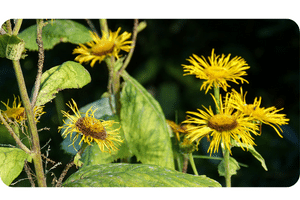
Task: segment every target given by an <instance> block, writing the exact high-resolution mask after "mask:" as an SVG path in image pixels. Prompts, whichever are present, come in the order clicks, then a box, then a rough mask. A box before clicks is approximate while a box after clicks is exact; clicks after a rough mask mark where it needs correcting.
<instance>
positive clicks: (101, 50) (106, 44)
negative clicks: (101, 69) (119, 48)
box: [91, 40, 115, 56]
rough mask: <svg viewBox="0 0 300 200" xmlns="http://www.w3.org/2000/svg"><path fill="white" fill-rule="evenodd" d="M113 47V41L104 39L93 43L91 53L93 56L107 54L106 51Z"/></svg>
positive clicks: (111, 50)
mask: <svg viewBox="0 0 300 200" xmlns="http://www.w3.org/2000/svg"><path fill="white" fill-rule="evenodd" d="M114 47H115V43H114V42H111V41H108V40H104V41H101V43H97V44H95V45H94V46H93V47H92V49H91V54H93V55H95V56H103V55H107V54H108V53H112V52H113V50H114Z"/></svg>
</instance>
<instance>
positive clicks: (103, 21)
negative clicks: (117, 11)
mask: <svg viewBox="0 0 300 200" xmlns="http://www.w3.org/2000/svg"><path fill="white" fill-rule="evenodd" d="M99 21H100V28H101V31H104V32H106V33H108V25H107V20H106V19H99Z"/></svg>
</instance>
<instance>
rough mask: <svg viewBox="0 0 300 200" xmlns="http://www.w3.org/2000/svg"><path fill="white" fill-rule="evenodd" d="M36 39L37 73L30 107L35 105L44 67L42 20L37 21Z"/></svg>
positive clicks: (43, 24)
mask: <svg viewBox="0 0 300 200" xmlns="http://www.w3.org/2000/svg"><path fill="white" fill-rule="evenodd" d="M36 23H37V38H36V43H37V45H38V52H39V53H38V57H39V58H38V72H37V75H36V79H35V83H34V92H33V95H32V101H31V106H32V107H34V106H35V103H36V99H37V96H38V92H39V90H40V86H41V78H42V73H43V65H44V59H45V55H44V47H43V40H42V29H43V27H44V26H45V25H46V24H45V23H44V21H43V20H42V19H37V20H36Z"/></svg>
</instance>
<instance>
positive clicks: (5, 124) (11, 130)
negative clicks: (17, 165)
mask: <svg viewBox="0 0 300 200" xmlns="http://www.w3.org/2000/svg"><path fill="white" fill-rule="evenodd" d="M0 120H1V121H2V123H3V124H4V126H5V127H6V128H7V130H8V132H9V133H10V135H11V136H12V137H13V138H14V140H15V141H16V143H17V145H19V147H20V148H21V149H22V150H23V151H25V152H26V153H28V154H30V153H31V152H30V150H29V149H28V148H27V147H26V146H25V145H24V144H23V143H22V142H21V140H20V138H19V137H18V136H17V134H16V133H15V132H14V130H13V129H12V128H11V127H10V126H9V124H8V123H7V122H6V120H5V119H4V117H3V116H2V113H1V112H0Z"/></svg>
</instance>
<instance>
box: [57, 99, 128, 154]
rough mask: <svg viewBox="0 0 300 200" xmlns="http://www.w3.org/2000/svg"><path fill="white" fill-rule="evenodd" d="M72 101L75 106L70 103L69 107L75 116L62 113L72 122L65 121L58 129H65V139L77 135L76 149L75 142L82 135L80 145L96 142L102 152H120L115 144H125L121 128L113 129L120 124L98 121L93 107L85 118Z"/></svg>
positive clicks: (74, 139) (75, 138)
mask: <svg viewBox="0 0 300 200" xmlns="http://www.w3.org/2000/svg"><path fill="white" fill-rule="evenodd" d="M72 101H73V105H72V104H71V102H69V104H67V106H68V107H69V108H71V110H72V111H73V112H74V114H75V115H70V114H69V113H67V112H65V111H62V113H63V115H64V117H67V118H68V119H69V120H70V121H69V123H66V122H65V121H64V126H60V127H58V130H61V129H64V131H63V133H62V136H64V137H65V138H66V137H67V136H68V134H70V138H72V134H73V133H75V134H76V135H75V136H74V138H73V142H72V145H73V147H74V149H75V146H74V142H75V141H76V140H77V139H78V137H79V135H81V140H80V142H79V145H81V142H82V141H84V142H86V143H88V144H89V145H91V142H93V141H95V142H96V143H97V144H98V146H99V149H100V150H101V151H102V152H107V151H106V150H105V149H108V152H109V153H111V150H113V151H114V150H118V148H117V147H116V146H115V144H119V143H121V142H123V141H122V140H121V137H120V136H119V130H120V128H118V129H112V126H113V124H116V123H118V122H115V121H114V120H107V121H104V120H98V119H96V118H95V116H94V113H95V111H96V110H97V109H95V110H94V111H93V110H92V107H91V108H90V109H88V110H87V111H86V113H85V116H83V115H81V113H80V112H79V110H78V107H77V104H76V102H75V101H74V100H73V99H72ZM75 150H76V149H75Z"/></svg>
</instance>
